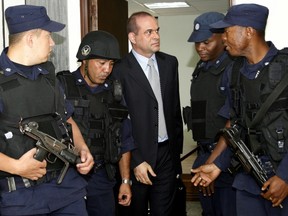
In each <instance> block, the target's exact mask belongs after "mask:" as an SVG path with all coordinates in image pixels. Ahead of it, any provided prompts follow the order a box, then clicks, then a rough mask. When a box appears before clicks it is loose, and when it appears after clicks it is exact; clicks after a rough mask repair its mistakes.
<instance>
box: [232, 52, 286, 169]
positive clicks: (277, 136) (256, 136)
mask: <svg viewBox="0 0 288 216" xmlns="http://www.w3.org/2000/svg"><path fill="white" fill-rule="evenodd" d="M242 64H243V58H239V59H238V60H237V61H236V62H235V64H234V66H233V69H232V77H231V90H232V102H233V106H232V107H233V109H232V112H231V118H232V119H231V123H232V125H233V124H237V125H238V126H240V127H241V128H242V133H241V136H242V139H243V140H245V143H246V144H247V145H248V147H249V148H250V149H251V150H252V151H253V152H254V153H255V154H260V155H262V154H264V155H268V156H269V157H270V159H271V162H273V164H274V166H277V165H278V163H279V162H280V161H281V160H282V158H283V156H284V155H285V154H286V153H287V151H288V130H287V125H288V112H287V109H288V98H287V95H288V88H285V90H284V91H283V92H282V93H281V94H280V96H279V97H278V98H277V99H275V101H274V102H273V103H272V105H271V106H270V108H269V110H268V111H267V112H266V114H265V115H264V117H263V119H262V120H261V122H260V123H259V124H258V125H257V126H256V127H255V128H249V130H248V126H249V123H250V122H251V121H252V120H253V118H254V117H255V115H256V113H257V112H258V110H259V109H260V107H261V106H262V105H263V103H264V102H265V100H266V98H267V97H268V96H269V95H270V94H271V92H273V90H274V89H275V87H276V86H277V85H278V83H279V82H280V81H281V79H282V78H283V77H284V75H285V74H287V72H288V67H287V66H288V50H287V49H284V50H281V51H279V53H278V54H277V55H276V56H275V57H274V59H273V60H272V61H271V62H270V63H269V65H266V66H265V67H264V68H262V70H261V71H260V73H259V75H258V76H257V78H255V79H253V80H251V79H247V78H246V77H245V76H243V75H242V74H241V73H240V68H241V67H242Z"/></svg>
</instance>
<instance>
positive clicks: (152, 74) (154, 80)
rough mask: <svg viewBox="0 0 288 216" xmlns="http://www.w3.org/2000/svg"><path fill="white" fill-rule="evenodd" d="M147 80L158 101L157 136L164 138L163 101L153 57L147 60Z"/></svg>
mask: <svg viewBox="0 0 288 216" xmlns="http://www.w3.org/2000/svg"><path fill="white" fill-rule="evenodd" d="M148 66H149V69H148V80H149V82H150V85H151V88H152V89H153V92H154V95H155V97H156V99H157V102H158V136H159V137H160V138H164V137H165V136H166V135H167V131H166V123H165V118H164V110H163V101H162V95H161V88H160V78H159V73H158V71H157V70H156V68H155V66H154V62H153V59H149V60H148Z"/></svg>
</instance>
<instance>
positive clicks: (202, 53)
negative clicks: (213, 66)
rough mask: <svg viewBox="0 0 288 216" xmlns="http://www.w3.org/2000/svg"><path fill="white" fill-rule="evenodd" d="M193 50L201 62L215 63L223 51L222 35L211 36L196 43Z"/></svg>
mask: <svg viewBox="0 0 288 216" xmlns="http://www.w3.org/2000/svg"><path fill="white" fill-rule="evenodd" d="M195 49H196V51H197V53H198V55H199V57H200V59H201V60H202V61H215V60H216V59H217V58H218V57H219V56H220V54H221V53H222V52H223V51H224V45H223V42H222V34H213V35H212V36H211V37H210V38H208V39H207V40H205V41H202V42H196V43H195Z"/></svg>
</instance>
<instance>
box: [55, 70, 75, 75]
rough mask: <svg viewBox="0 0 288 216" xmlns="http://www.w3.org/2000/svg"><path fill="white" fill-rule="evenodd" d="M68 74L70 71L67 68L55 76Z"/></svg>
mask: <svg viewBox="0 0 288 216" xmlns="http://www.w3.org/2000/svg"><path fill="white" fill-rule="evenodd" d="M70 75H72V73H71V71H69V70H62V71H59V72H57V73H56V76H70Z"/></svg>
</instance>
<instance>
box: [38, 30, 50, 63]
mask: <svg viewBox="0 0 288 216" xmlns="http://www.w3.org/2000/svg"><path fill="white" fill-rule="evenodd" d="M54 45H55V43H54V41H53V39H52V37H51V32H48V31H45V30H42V29H36V30H33V52H34V54H33V56H34V57H35V58H37V59H35V64H39V63H42V62H46V61H47V60H48V58H49V56H50V55H51V52H52V49H53V46H54Z"/></svg>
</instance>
